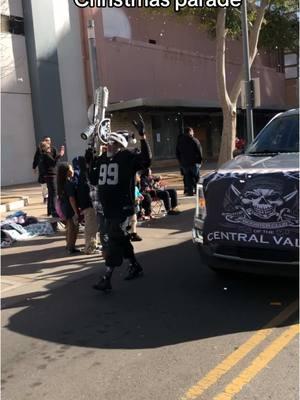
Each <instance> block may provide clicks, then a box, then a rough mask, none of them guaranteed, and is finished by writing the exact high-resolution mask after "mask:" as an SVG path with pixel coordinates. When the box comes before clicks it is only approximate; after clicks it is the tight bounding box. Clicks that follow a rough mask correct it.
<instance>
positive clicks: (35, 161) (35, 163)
mask: <svg viewBox="0 0 300 400" xmlns="http://www.w3.org/2000/svg"><path fill="white" fill-rule="evenodd" d="M39 162H40V149H39V148H37V149H36V152H35V154H34V157H33V163H32V168H33V169H36V167H37V166H38V165H39Z"/></svg>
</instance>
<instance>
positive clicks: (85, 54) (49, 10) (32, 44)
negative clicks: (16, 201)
mask: <svg viewBox="0 0 300 400" xmlns="http://www.w3.org/2000/svg"><path fill="white" fill-rule="evenodd" d="M2 3H3V4H4V5H5V7H2V8H3V9H2V10H1V18H2V19H3V20H5V21H6V23H7V24H6V25H5V27H4V28H3V24H2V32H1V35H2V37H1V42H2V44H1V47H2V53H1V58H2V60H1V61H2V65H3V62H4V61H5V62H6V64H4V65H5V69H4V71H3V68H2V81H1V88H2V93H1V98H2V122H1V124H2V150H1V156H2V186H5V185H12V184H18V183H25V182H32V181H34V180H36V177H35V176H34V175H33V173H32V168H31V167H32V157H33V153H34V151H35V148H36V146H37V145H38V143H39V141H40V140H41V139H42V138H43V137H44V136H51V137H52V139H53V142H54V144H55V145H56V146H59V145H61V144H65V146H66V156H65V158H66V159H68V160H72V158H73V157H74V156H77V155H79V154H83V152H84V150H85V148H86V143H85V142H84V141H82V139H81V138H80V132H82V130H83V129H84V128H85V127H86V125H87V124H88V120H87V108H88V106H89V104H91V103H92V99H93V94H92V89H91V74H90V69H91V66H90V60H89V51H88V33H87V26H88V21H89V20H90V19H93V20H94V21H95V30H96V51H97V64H98V76H99V82H100V85H101V86H107V87H108V89H109V93H110V96H109V110H108V113H109V114H110V115H111V116H112V128H113V129H114V130H116V129H119V128H127V129H130V130H132V125H131V120H132V119H133V118H134V117H136V114H137V112H141V113H142V114H143V116H144V119H145V122H146V127H147V132H148V137H149V140H150V143H151V147H152V150H153V154H154V163H161V164H162V163H168V162H170V163H173V162H174V159H175V145H176V140H177V136H178V134H179V133H180V132H181V131H182V129H183V127H184V126H187V125H189V126H192V127H194V130H195V132H196V136H197V137H198V138H199V139H200V140H201V143H202V145H203V149H204V155H205V159H207V160H210V159H216V158H217V156H218V151H219V145H220V139H221V130H222V113H221V109H220V105H219V102H218V96H217V85H216V75H215V70H216V68H215V41H214V40H213V39H211V38H210V37H209V36H208V35H207V34H206V32H204V31H201V30H200V29H199V26H198V25H197V24H196V23H195V21H193V20H192V19H186V20H182V19H178V18H175V17H174V16H168V17H165V16H162V15H159V14H157V13H149V12H146V11H143V10H141V9H126V8H104V9H100V8H85V9H79V8H78V7H76V6H75V4H74V2H73V1H72V0H23V1H22V0H4V1H3V2H2ZM16 22H19V23H21V25H20V24H19V25H18V24H16ZM22 24H23V28H22ZM3 49H4V51H3ZM226 57H227V80H228V83H229V86H230V85H232V83H233V81H234V78H235V76H236V74H237V71H238V70H239V69H240V66H241V60H242V48H241V43H240V42H238V41H231V42H228V48H227V52H226ZM290 58H291V57H290ZM290 58H287V59H286V60H287V61H286V62H287V65H286V67H287V69H288V68H290V67H293V66H294V65H293V64H291V61H290ZM292 58H293V57H292ZM288 63H289V64H288ZM297 71H298V69H297ZM289 72H291V70H289V71H287V70H286V71H285V70H284V63H283V61H282V58H279V57H278V55H276V54H275V55H274V54H266V53H263V52H259V54H258V56H257V57H256V60H255V63H254V65H253V67H252V76H253V77H259V78H260V87H261V106H260V108H259V109H256V110H255V113H254V120H255V130H256V131H258V130H259V129H260V128H261V127H262V126H263V125H264V124H265V123H266V122H267V121H268V120H269V119H270V118H271V117H272V116H273V115H274V114H275V113H276V112H278V111H279V110H285V109H287V108H291V107H295V106H297V100H298V97H297V96H296V94H295V92H296V90H297V87H298V86H297V85H298V84H297V82H298V79H295V77H294V75H292V76H293V79H292V80H291V79H286V78H287V77H288V76H291V74H290V73H289ZM293 72H294V71H293ZM296 78H298V76H297V77H296ZM245 130H246V119H245V113H244V112H243V111H242V110H241V109H238V135H239V136H241V137H243V136H245ZM16 160H18V163H17V164H16V162H15V161H16Z"/></svg>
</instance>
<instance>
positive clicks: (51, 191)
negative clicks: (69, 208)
mask: <svg viewBox="0 0 300 400" xmlns="http://www.w3.org/2000/svg"><path fill="white" fill-rule="evenodd" d="M44 143H45V146H43V151H42V152H41V154H40V164H41V168H42V170H43V173H44V179H45V182H46V184H47V189H48V201H47V215H48V216H49V215H52V216H53V217H57V214H56V211H55V200H56V185H55V181H56V165H57V162H58V160H59V159H60V158H61V157H63V155H64V153H65V150H64V146H61V149H60V151H59V153H58V154H57V153H56V151H53V150H52V148H51V146H50V144H49V142H48V141H44Z"/></svg>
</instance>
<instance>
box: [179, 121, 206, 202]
mask: <svg viewBox="0 0 300 400" xmlns="http://www.w3.org/2000/svg"><path fill="white" fill-rule="evenodd" d="M176 158H177V160H178V162H179V165H180V170H181V171H182V174H183V183H184V188H185V194H186V195H187V196H193V195H194V193H195V192H196V185H197V183H198V181H199V178H200V167H201V163H202V148H201V144H200V142H199V140H198V139H196V138H194V130H193V128H190V127H187V128H185V130H184V134H181V135H179V136H178V140H177V145H176Z"/></svg>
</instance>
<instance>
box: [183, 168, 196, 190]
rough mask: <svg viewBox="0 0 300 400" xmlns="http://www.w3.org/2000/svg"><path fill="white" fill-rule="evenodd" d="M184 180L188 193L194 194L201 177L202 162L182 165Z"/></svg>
mask: <svg viewBox="0 0 300 400" xmlns="http://www.w3.org/2000/svg"><path fill="white" fill-rule="evenodd" d="M182 172H183V182H184V187H185V191H186V192H187V194H188V195H193V193H194V191H195V190H196V186H197V183H198V182H199V177H200V164H194V165H190V166H187V167H182Z"/></svg>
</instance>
